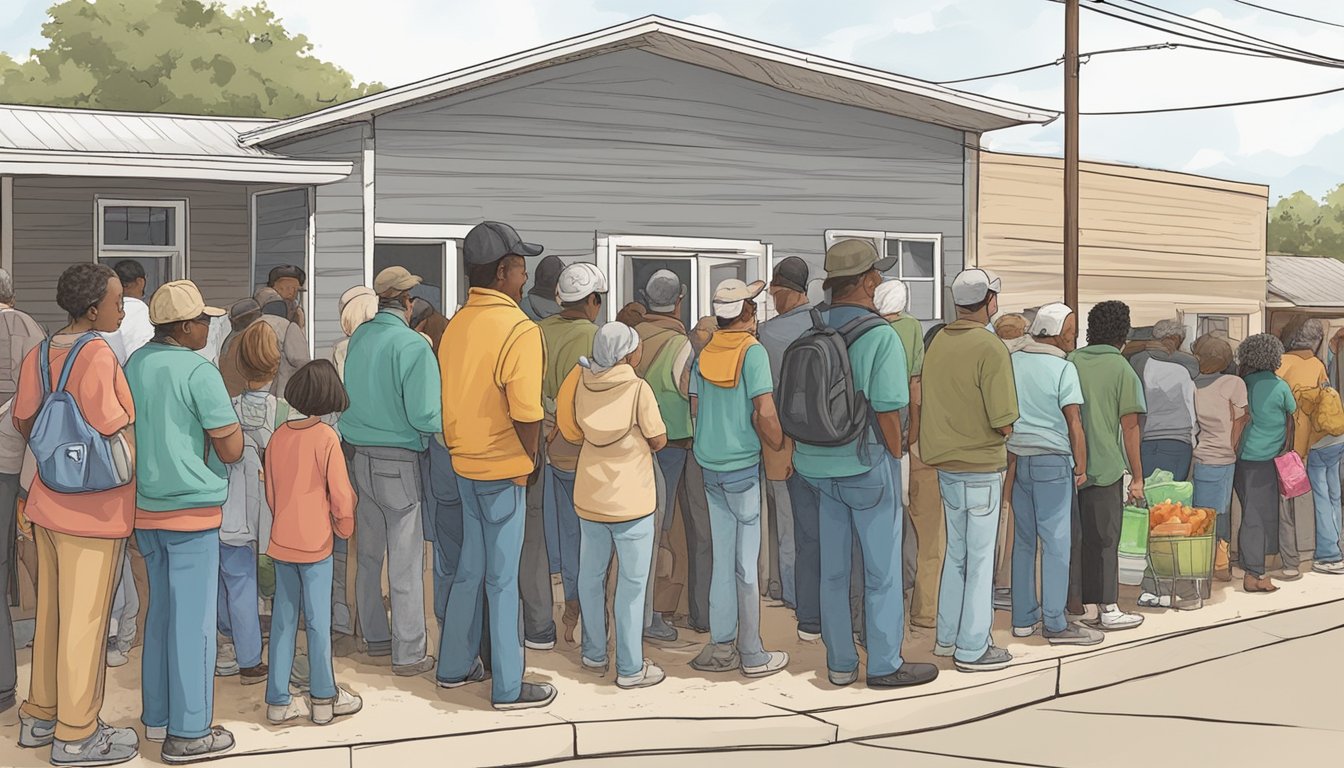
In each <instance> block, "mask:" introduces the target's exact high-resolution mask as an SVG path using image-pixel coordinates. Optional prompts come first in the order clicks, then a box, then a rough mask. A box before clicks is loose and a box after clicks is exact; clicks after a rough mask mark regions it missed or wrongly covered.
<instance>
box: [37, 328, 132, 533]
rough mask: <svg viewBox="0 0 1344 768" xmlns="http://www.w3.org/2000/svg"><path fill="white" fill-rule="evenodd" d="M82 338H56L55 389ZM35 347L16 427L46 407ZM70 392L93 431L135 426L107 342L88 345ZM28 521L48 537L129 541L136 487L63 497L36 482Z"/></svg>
mask: <svg viewBox="0 0 1344 768" xmlns="http://www.w3.org/2000/svg"><path fill="white" fill-rule="evenodd" d="M77 338H78V337H77V336H72V335H69V334H67V335H64V336H57V337H55V339H54V340H53V341H52V344H51V354H50V361H51V386H52V389H55V388H56V382H57V380H59V379H60V377H61V369H62V368H63V367H64V366H65V358H66V356H67V355H68V354H69V353H70V347H71V346H73V345H74V342H75V340H76V339H77ZM40 351H41V347H34V348H33V349H32V351H31V352H29V353H28V355H27V357H25V358H24V359H23V367H22V368H21V369H20V372H19V389H18V391H17V392H16V393H15V395H14V423H15V425H17V424H18V423H19V422H20V421H23V420H26V419H31V418H33V417H34V416H36V415H37V412H38V409H39V408H41V407H42V396H43V393H42V391H41V390H42V379H41V375H42V374H41V372H40V371H39V370H38V361H37V355H38V353H39V352H40ZM66 389H67V390H68V391H70V392H71V393H73V394H74V396H75V402H76V403H77V404H78V405H79V411H80V413H81V414H83V415H84V418H85V420H87V421H88V422H89V426H91V427H93V428H94V429H96V430H98V432H99V434H102V435H105V436H107V437H111V436H112V435H115V434H116V433H118V432H120V431H121V430H123V429H125V428H126V427H128V426H130V425H131V424H132V423H133V422H134V421H135V403H134V401H133V400H132V399H131V388H130V385H128V384H127V383H126V375H125V374H124V373H122V370H121V366H120V365H118V364H117V355H116V353H114V352H113V351H112V348H111V347H109V346H108V345H107V342H105V341H103V340H102V339H96V340H94V341H91V342H89V343H88V344H86V345H85V346H84V349H83V350H81V351H80V353H79V357H77V358H75V366H74V369H73V370H71V372H70V381H69V382H68V384H67V385H66ZM25 511H26V513H27V515H28V519H29V520H31V521H32V522H33V523H35V524H37V525H40V526H42V527H43V528H46V529H47V530H49V531H56V532H58V533H65V534H69V535H71V536H87V537H90V538H95V539H124V538H126V537H127V536H130V535H131V530H132V528H133V527H134V525H135V481H134V480H132V481H131V482H129V483H127V484H126V485H123V486H121V487H120V488H113V489H111V490H107V491H98V492H96V493H58V492H56V491H53V490H50V489H49V488H47V487H46V485H44V484H43V483H42V478H41V477H34V478H33V484H32V487H31V488H29V490H28V503H27V505H26V508H25Z"/></svg>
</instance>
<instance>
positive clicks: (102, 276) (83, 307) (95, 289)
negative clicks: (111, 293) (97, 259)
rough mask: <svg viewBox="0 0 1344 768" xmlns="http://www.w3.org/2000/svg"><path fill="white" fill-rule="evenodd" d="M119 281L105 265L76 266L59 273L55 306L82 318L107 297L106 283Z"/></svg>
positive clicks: (72, 315) (74, 317) (72, 316)
mask: <svg viewBox="0 0 1344 768" xmlns="http://www.w3.org/2000/svg"><path fill="white" fill-rule="evenodd" d="M109 279H115V280H118V281H119V280H120V279H121V278H119V277H117V273H116V272H114V271H113V270H112V268H111V267H109V266H107V265H105V264H90V263H83V264H76V265H74V266H73V267H69V268H67V269H66V270H65V271H64V272H62V273H61V278H60V279H59V280H57V281H56V304H57V305H58V306H59V307H60V308H61V309H64V310H65V311H66V314H68V315H70V319H71V320H74V319H76V318H80V317H83V316H84V314H85V313H86V312H88V311H89V310H90V309H93V308H94V307H96V306H98V303H99V302H101V301H102V300H103V298H104V297H105V296H107V281H108V280H109Z"/></svg>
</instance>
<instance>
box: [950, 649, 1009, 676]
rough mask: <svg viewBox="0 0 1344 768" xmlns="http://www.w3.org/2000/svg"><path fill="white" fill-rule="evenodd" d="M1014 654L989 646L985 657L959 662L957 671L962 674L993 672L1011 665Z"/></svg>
mask: <svg viewBox="0 0 1344 768" xmlns="http://www.w3.org/2000/svg"><path fill="white" fill-rule="evenodd" d="M1012 661H1013V654H1011V653H1009V652H1007V651H1005V650H1004V649H1002V648H998V647H996V646H993V645H991V646H989V649H988V650H986V651H985V653H984V655H982V656H981V657H980V658H978V659H976V660H975V661H960V660H958V661H957V669H959V670H961V671H962V672H993V671H995V670H998V669H1003V668H1004V667H1006V666H1008V665H1009V664H1011V663H1012Z"/></svg>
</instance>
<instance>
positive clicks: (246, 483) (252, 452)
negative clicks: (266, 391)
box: [219, 394, 290, 552]
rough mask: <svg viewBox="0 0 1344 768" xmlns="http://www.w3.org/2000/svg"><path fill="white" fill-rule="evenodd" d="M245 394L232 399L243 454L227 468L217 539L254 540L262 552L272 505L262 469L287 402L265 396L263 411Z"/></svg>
mask: <svg viewBox="0 0 1344 768" xmlns="http://www.w3.org/2000/svg"><path fill="white" fill-rule="evenodd" d="M246 397H247V395H246V394H243V395H239V396H238V397H235V398H234V399H233V408H234V411H235V412H237V413H238V423H239V424H240V425H241V427H242V430H243V454H242V456H241V457H240V458H239V459H238V461H237V462H235V463H233V464H230V465H229V469H228V472H229V474H228V483H229V486H228V487H229V492H228V497H227V498H225V500H224V510H223V511H224V515H223V520H222V522H221V525H220V529H219V538H220V540H221V541H223V542H224V543H225V544H228V545H230V546H235V547H237V546H246V545H248V544H251V543H252V542H257V545H258V546H257V551H258V552H265V551H266V545H267V543H269V539H270V533H271V508H270V505H268V504H267V503H266V486H265V484H264V483H263V474H262V473H263V471H264V469H265V466H266V463H265V462H266V447H267V446H268V445H270V442H271V437H272V436H273V435H274V434H275V430H276V429H278V428H279V427H280V425H281V424H283V423H285V421H287V420H288V419H289V413H290V409H289V404H288V403H286V402H284V401H283V400H280V399H278V398H276V397H273V396H268V397H267V398H266V405H265V408H264V410H263V409H260V408H256V407H254V406H253V405H252V404H250V403H247V402H246V400H245V398H246Z"/></svg>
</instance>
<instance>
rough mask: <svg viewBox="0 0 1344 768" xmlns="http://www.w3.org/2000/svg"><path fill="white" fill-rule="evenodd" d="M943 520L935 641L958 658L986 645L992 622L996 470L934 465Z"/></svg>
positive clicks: (969, 658) (979, 652)
mask: <svg viewBox="0 0 1344 768" xmlns="http://www.w3.org/2000/svg"><path fill="white" fill-rule="evenodd" d="M938 489H939V490H940V491H941V492H942V495H943V518H944V520H945V522H946V524H947V555H946V556H945V557H944V558H943V576H942V581H941V582H940V583H939V585H938V645H940V646H943V647H944V648H951V647H955V648H956V659H957V661H961V662H965V663H970V662H974V661H977V660H979V658H980V657H981V656H983V655H985V651H987V650H989V645H990V637H989V630H990V626H991V625H992V624H993V622H994V547H995V545H996V543H997V541H998V538H999V506H1000V503H1001V501H1002V498H1003V478H1002V477H1001V476H1000V475H999V473H998V472H946V471H943V470H941V469H940V470H938Z"/></svg>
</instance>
